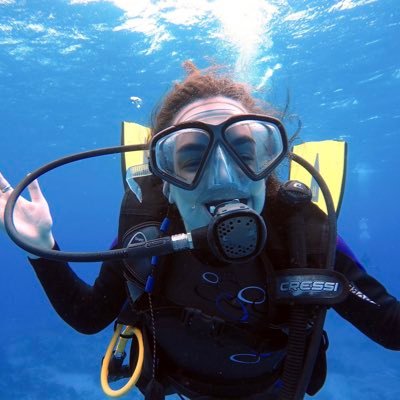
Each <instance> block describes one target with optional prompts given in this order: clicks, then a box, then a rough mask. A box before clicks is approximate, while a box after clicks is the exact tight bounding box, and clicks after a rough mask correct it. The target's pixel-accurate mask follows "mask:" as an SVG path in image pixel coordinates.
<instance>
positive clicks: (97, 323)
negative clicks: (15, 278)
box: [29, 245, 127, 334]
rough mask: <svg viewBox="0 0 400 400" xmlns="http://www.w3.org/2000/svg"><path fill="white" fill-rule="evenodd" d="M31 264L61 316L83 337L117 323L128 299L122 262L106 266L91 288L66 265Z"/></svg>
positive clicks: (31, 260)
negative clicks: (84, 334)
mask: <svg viewBox="0 0 400 400" xmlns="http://www.w3.org/2000/svg"><path fill="white" fill-rule="evenodd" d="M55 249H58V246H57V245H56V246H55ZM29 261H30V263H31V264H32V266H33V268H34V270H35V272H36V275H37V277H38V278H39V281H40V283H41V284H42V286H43V289H44V291H45V292H46V295H47V297H48V298H49V300H50V302H51V304H52V305H53V307H54V309H55V310H56V311H57V313H58V315H59V316H60V317H61V318H62V319H63V320H64V321H65V322H66V323H67V324H69V325H71V326H72V327H73V328H74V329H76V330H77V331H79V332H81V333H86V334H92V333H97V332H99V331H100V330H102V329H104V328H105V327H106V326H107V325H109V324H110V323H111V322H112V321H113V320H115V318H116V317H117V316H118V314H119V311H120V310H121V308H122V306H123V304H124V303H125V301H126V299H127V295H126V290H125V280H124V277H123V274H122V266H121V262H116V261H106V262H104V263H103V264H102V266H101V270H100V274H99V276H98V277H97V279H96V281H95V283H94V285H93V286H90V285H88V284H87V283H86V282H84V281H83V280H82V279H80V278H79V277H78V276H77V275H76V274H75V273H74V271H72V269H71V268H70V266H69V265H68V263H66V262H60V261H52V260H47V259H44V258H38V259H29Z"/></svg>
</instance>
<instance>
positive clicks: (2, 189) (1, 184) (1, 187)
mask: <svg viewBox="0 0 400 400" xmlns="http://www.w3.org/2000/svg"><path fill="white" fill-rule="evenodd" d="M10 190H12V187H11V185H10V184H9V183H8V181H7V179H6V178H4V176H3V175H2V173H1V172H0V195H2V194H3V193H7V192H8V191H10Z"/></svg>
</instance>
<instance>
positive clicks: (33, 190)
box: [28, 179, 43, 201]
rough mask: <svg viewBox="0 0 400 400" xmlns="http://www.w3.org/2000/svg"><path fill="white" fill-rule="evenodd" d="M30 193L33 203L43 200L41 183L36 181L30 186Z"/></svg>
mask: <svg viewBox="0 0 400 400" xmlns="http://www.w3.org/2000/svg"><path fill="white" fill-rule="evenodd" d="M28 191H29V194H30V196H31V199H32V201H40V200H42V199H43V194H42V191H41V190H40V186H39V182H38V180H37V179H35V180H34V181H33V182H32V183H30V184H29V186H28Z"/></svg>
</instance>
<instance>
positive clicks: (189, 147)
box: [176, 143, 208, 154]
mask: <svg viewBox="0 0 400 400" xmlns="http://www.w3.org/2000/svg"><path fill="white" fill-rule="evenodd" d="M207 147H208V144H201V143H187V144H184V145H182V146H180V147H179V149H178V150H177V151H176V153H177V154H179V153H184V152H188V151H203V150H204V149H205V148H207Z"/></svg>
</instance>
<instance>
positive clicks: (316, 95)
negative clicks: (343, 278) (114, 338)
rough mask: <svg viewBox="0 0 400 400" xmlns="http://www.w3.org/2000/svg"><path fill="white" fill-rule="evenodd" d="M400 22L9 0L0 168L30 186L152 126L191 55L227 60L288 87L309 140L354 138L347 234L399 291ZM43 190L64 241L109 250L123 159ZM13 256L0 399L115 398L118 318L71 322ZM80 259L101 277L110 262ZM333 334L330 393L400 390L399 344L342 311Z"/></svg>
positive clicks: (394, 18)
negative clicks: (83, 154) (109, 361)
mask: <svg viewBox="0 0 400 400" xmlns="http://www.w3.org/2000/svg"><path fill="white" fill-rule="evenodd" d="M399 28H400V7H399V3H398V1H397V0H341V1H339V0H332V1H328V0H309V1H308V0H298V1H295V0H293V1H290V0H271V1H261V0H247V1H237V2H233V1H229V0H216V1H210V2H208V1H184V0H181V1H178V0H175V1H172V0H170V1H140V2H135V1H123V0H108V1H106V0H103V1H100V0H98V1H96V0H92V1H90V0H71V1H61V0H53V1H50V0H47V1H46V0H42V1H40V0H33V1H25V0H15V1H14V0H0V95H1V103H0V123H1V128H0V129H1V130H0V149H1V150H0V171H1V172H2V173H3V174H4V175H5V176H6V177H7V178H8V179H9V180H10V182H12V183H13V184H16V183H17V182H18V181H19V180H20V179H21V178H22V177H23V176H24V175H25V174H26V173H27V172H29V171H31V170H33V169H35V168H37V167H38V166H40V165H41V164H43V163H45V162H48V161H50V160H53V159H55V158H57V157H60V156H64V155H67V154H70V153H74V152H78V151H83V150H89V149H93V148H100V147H106V146H111V145H118V144H119V140H120V124H121V121H123V120H129V121H136V122H139V123H144V124H146V123H148V122H149V119H150V114H151V110H152V109H153V107H154V106H155V105H156V104H157V102H158V101H159V99H160V98H161V97H162V96H163V95H164V94H165V93H166V91H167V90H168V88H169V87H170V85H171V83H172V82H173V81H174V80H177V79H180V78H182V77H183V71H182V68H181V64H182V62H183V61H184V60H186V59H192V60H194V61H195V62H196V63H197V65H198V66H200V67H206V66H209V65H210V64H218V65H225V66H227V67H228V69H230V70H231V71H232V72H233V74H234V75H235V76H236V77H237V78H238V79H241V80H244V81H246V82H248V83H249V84H251V85H253V87H255V88H256V89H257V90H258V93H259V96H261V97H262V98H263V99H264V100H267V101H270V102H272V103H273V104H275V105H276V106H278V107H281V108H283V107H284V105H285V102H286V100H287V98H288V96H289V97H290V110H291V112H292V113H294V114H297V115H298V116H299V117H300V118H301V120H302V122H303V130H302V132H301V137H302V139H303V140H322V139H329V138H334V139H344V140H346V141H347V142H348V148H349V154H348V167H347V176H346V192H345V195H344V199H343V205H342V210H341V215H340V219H339V230H340V233H341V235H342V236H343V237H344V238H345V240H346V241H347V243H348V244H349V245H350V246H351V248H352V249H353V251H354V252H355V253H356V254H357V256H358V257H359V258H360V260H361V261H362V263H363V264H364V266H365V267H366V268H367V270H368V271H369V272H370V274H372V275H373V276H374V277H375V278H376V279H378V280H379V281H380V282H382V283H383V284H384V285H385V286H386V287H387V289H388V290H389V292H391V293H392V294H393V295H395V296H397V297H400V289H399V286H400V268H399V267H398V238H399V234H398V225H399V221H400V218H399V216H400V212H399V208H398V198H399V196H400V189H399V186H398V171H397V168H399V162H398V147H397V146H399V147H400V134H399V123H400V106H399V104H400V98H399V93H400V51H399V45H398V43H399V37H400V29H399ZM132 96H136V97H138V98H140V99H141V104H140V107H138V105H139V103H137V102H136V103H135V102H132V101H131V100H130V99H131V97H132ZM289 128H290V129H293V127H290V126H289ZM41 186H42V188H43V191H44V193H45V195H46V197H47V199H48V201H49V204H50V207H51V210H52V215H53V218H54V233H55V235H56V238H57V240H58V242H59V243H60V245H61V246H62V248H63V249H65V250H101V249H105V248H107V247H108V246H109V244H110V243H111V242H112V240H113V239H114V237H115V235H116V231H117V221H118V212H119V205H120V201H121V197H122V180H121V173H120V165H119V157H118V156H109V157H102V158H99V159H94V160H90V161H84V162H79V163H77V164H76V165H71V166H67V167H64V168H62V169H59V170H57V171H54V172H51V173H50V174H49V175H48V176H46V177H43V179H42V180H41ZM0 252H1V261H0V289H1V296H0V299H1V301H0V315H1V317H2V321H1V331H0V377H1V378H0V399H5V400H12V399H19V400H24V399H29V400H36V399H63V400H65V399H77V398H88V399H104V398H105V395H103V393H102V392H101V389H100V385H99V368H100V361H101V358H102V355H103V353H104V351H105V348H106V345H107V343H108V340H109V338H110V336H111V332H112V328H111V327H110V328H109V329H107V330H106V331H104V332H102V333H101V334H98V335H95V336H84V335H81V334H79V333H77V332H75V331H73V330H72V329H71V328H70V327H68V326H66V324H65V323H64V322H63V321H62V320H60V318H59V317H58V316H57V315H56V314H55V312H54V311H53V309H52V307H51V306H50V304H49V302H48V300H47V299H46V297H45V295H44V293H43V290H42V289H41V287H40V285H39V283H38V282H37V280H36V278H35V275H34V272H33V270H32V269H31V268H30V266H29V265H28V263H27V261H26V257H25V255H24V254H23V252H22V251H21V250H19V249H17V248H16V247H15V246H14V245H13V243H11V242H10V240H9V239H8V238H7V237H6V236H5V235H1V236H0ZM73 267H74V270H75V271H76V272H77V273H78V274H79V275H80V276H82V277H84V278H85V279H86V280H87V281H88V282H93V280H94V279H95V277H96V275H97V273H98V270H99V265H98V264H73ZM327 329H328V332H329V336H330V343H331V344H330V349H329V351H328V368H329V375H328V379H327V382H326V384H325V386H324V388H323V389H322V390H321V391H320V392H319V393H318V395H317V396H316V398H317V399H321V400H323V399H329V400H332V399H333V400H336V399H337V400H339V399H340V400H343V399H358V398H362V399H364V400H375V399H386V400H397V399H399V398H400V358H399V354H398V353H396V352H391V351H389V350H386V349H383V348H382V347H380V346H378V345H377V344H375V343H373V342H372V341H370V340H369V339H368V338H366V337H365V336H364V335H363V334H362V333H360V332H359V331H357V330H356V329H355V328H354V327H352V326H351V325H349V324H348V323H347V322H346V321H344V320H342V319H341V318H340V317H338V316H337V315H336V314H335V313H334V312H331V313H330V315H329V318H328V322H327ZM131 398H140V396H138V395H137V394H135V393H133V394H132V395H131Z"/></svg>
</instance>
